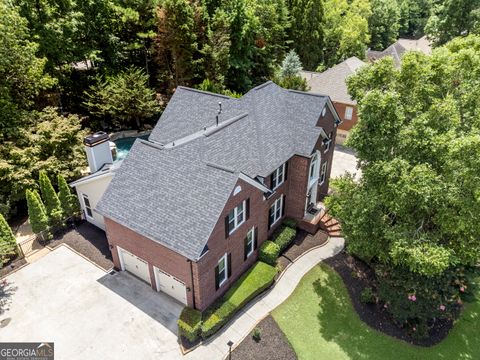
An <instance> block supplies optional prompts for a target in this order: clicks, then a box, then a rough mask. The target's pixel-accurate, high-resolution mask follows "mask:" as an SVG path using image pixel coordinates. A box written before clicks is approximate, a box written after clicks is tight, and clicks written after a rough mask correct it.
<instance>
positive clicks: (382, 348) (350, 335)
mask: <svg viewBox="0 0 480 360" xmlns="http://www.w3.org/2000/svg"><path fill="white" fill-rule="evenodd" d="M273 317H274V319H275V320H276V321H277V323H278V324H279V326H280V328H281V329H282V330H283V332H284V333H285V335H286V336H287V339H288V340H289V341H290V343H291V345H292V347H293V349H294V350H295V352H296V353H297V355H298V358H299V359H315V360H323V359H325V360H330V359H373V360H376V359H378V360H388V359H422V360H425V359H446V360H447V359H448V360H454V359H480V302H479V301H478V300H477V301H476V302H474V303H470V304H467V305H466V308H465V310H464V311H463V313H462V316H461V318H460V319H459V320H458V321H457V322H456V324H455V326H454V328H453V329H452V331H451V332H450V334H449V335H448V337H447V338H446V339H445V340H444V341H442V342H441V343H440V344H438V345H436V346H433V347H430V348H422V347H417V346H412V345H409V344H407V343H405V342H403V341H400V340H396V339H394V338H391V337H389V336H386V335H384V334H382V333H380V332H378V331H376V330H373V329H372V328H370V327H369V326H367V325H366V324H365V323H363V322H362V321H361V320H360V318H359V317H358V315H357V313H356V312H355V310H354V308H353V306H352V303H351V301H350V298H349V295H348V292H347V289H346V288H345V285H344V284H343V281H342V279H341V278H340V276H339V275H338V274H337V273H336V272H335V271H333V270H332V269H331V268H329V267H328V266H327V265H325V264H320V265H317V266H316V267H315V268H314V269H312V270H311V271H310V272H309V273H308V274H307V275H306V276H305V277H304V278H303V280H302V281H301V283H300V284H299V286H298V287H297V289H296V290H295V291H294V293H293V294H292V295H291V296H290V297H289V298H288V299H287V300H286V301H285V302H284V303H283V304H282V305H280V306H279V307H278V308H277V309H275V310H274V312H273Z"/></svg>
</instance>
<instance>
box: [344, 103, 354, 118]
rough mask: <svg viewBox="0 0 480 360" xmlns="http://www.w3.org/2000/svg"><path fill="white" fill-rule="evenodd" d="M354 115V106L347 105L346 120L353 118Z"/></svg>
mask: <svg viewBox="0 0 480 360" xmlns="http://www.w3.org/2000/svg"><path fill="white" fill-rule="evenodd" d="M352 117H353V107H351V106H347V107H346V108H345V120H352Z"/></svg>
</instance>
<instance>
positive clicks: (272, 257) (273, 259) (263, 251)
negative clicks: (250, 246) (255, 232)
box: [258, 240, 280, 266]
mask: <svg viewBox="0 0 480 360" xmlns="http://www.w3.org/2000/svg"><path fill="white" fill-rule="evenodd" d="M279 254H280V247H279V246H278V245H277V244H275V243H274V242H273V241H269V240H267V241H265V242H264V243H263V244H262V246H260V252H259V253H258V258H259V260H260V261H263V262H264V263H267V264H270V265H272V266H275V265H276V264H277V258H278V255H279Z"/></svg>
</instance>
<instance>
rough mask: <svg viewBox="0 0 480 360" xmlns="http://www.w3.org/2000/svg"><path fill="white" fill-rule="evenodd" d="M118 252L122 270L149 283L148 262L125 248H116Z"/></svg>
mask: <svg viewBox="0 0 480 360" xmlns="http://www.w3.org/2000/svg"><path fill="white" fill-rule="evenodd" d="M118 252H119V255H120V257H121V259H122V266H123V269H122V270H126V271H128V272H129V273H132V274H133V275H135V276H137V277H139V278H140V279H142V280H145V281H146V282H147V283H149V284H151V282H150V272H149V270H148V263H147V262H146V261H145V260H143V259H141V258H139V257H138V256H135V255H133V254H131V253H129V252H128V251H126V250H123V249H122V248H118Z"/></svg>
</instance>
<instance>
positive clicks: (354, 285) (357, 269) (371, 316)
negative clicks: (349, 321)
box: [323, 251, 453, 346]
mask: <svg viewBox="0 0 480 360" xmlns="http://www.w3.org/2000/svg"><path fill="white" fill-rule="evenodd" d="M323 262H324V263H326V264H328V265H329V266H331V267H332V268H333V269H334V270H335V271H336V272H337V273H338V274H339V275H340V276H341V277H342V279H343V282H344V283H345V286H346V287H347V290H348V293H349V294H350V298H351V300H352V303H353V306H354V308H355V310H356V311H357V313H358V315H359V317H360V319H362V321H364V322H365V323H367V324H368V325H369V326H370V327H372V328H374V329H376V330H378V331H381V332H383V333H385V334H387V335H389V336H392V337H395V338H397V339H400V340H404V341H406V342H408V343H411V344H414V345H420V346H432V345H435V344H438V343H439V342H440V341H442V340H443V339H444V338H445V337H446V336H447V335H448V332H449V331H450V329H451V328H452V326H453V322H452V321H447V320H441V321H437V322H436V323H435V325H434V326H433V328H432V329H431V330H430V331H429V337H428V338H425V339H416V338H414V337H412V336H411V335H410V333H409V330H408V329H405V328H402V327H399V326H398V325H397V324H395V322H394V321H393V318H392V316H391V314H390V313H389V312H388V311H387V310H386V309H384V307H383V303H377V304H364V303H362V302H361V301H360V294H361V292H362V290H363V289H365V288H366V287H375V281H376V278H375V274H374V272H373V270H372V269H371V268H370V267H369V266H367V264H365V263H364V262H363V261H361V260H359V259H357V258H355V257H353V256H350V255H348V254H347V253H346V252H345V251H342V252H340V253H339V254H337V255H335V256H334V257H331V258H329V259H326V260H324V261H323ZM352 274H356V275H354V276H352Z"/></svg>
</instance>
